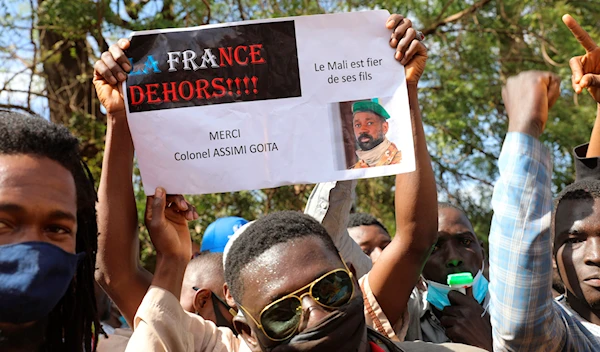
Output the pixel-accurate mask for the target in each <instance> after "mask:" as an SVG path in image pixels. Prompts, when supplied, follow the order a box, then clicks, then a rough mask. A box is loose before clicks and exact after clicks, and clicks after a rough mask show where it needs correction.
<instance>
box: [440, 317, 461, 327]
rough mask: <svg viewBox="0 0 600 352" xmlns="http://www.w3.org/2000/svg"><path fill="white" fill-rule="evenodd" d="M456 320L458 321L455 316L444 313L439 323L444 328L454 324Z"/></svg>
mask: <svg viewBox="0 0 600 352" xmlns="http://www.w3.org/2000/svg"><path fill="white" fill-rule="evenodd" d="M457 321H458V319H457V318H455V317H451V316H446V315H444V316H442V317H441V318H440V323H441V324H442V326H443V327H445V328H447V327H451V326H454V325H456V322H457Z"/></svg>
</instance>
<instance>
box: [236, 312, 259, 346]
mask: <svg viewBox="0 0 600 352" xmlns="http://www.w3.org/2000/svg"><path fill="white" fill-rule="evenodd" d="M233 327H234V328H235V330H236V331H237V333H238V336H241V337H242V338H243V339H244V341H245V342H246V345H248V347H250V350H251V351H253V352H258V351H262V348H261V347H260V344H259V343H258V339H257V338H256V336H255V335H254V334H253V332H252V328H251V327H250V325H248V322H247V321H246V318H245V317H244V316H242V315H236V316H235V317H233Z"/></svg>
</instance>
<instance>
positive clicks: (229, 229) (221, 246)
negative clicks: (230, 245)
mask: <svg viewBox="0 0 600 352" xmlns="http://www.w3.org/2000/svg"><path fill="white" fill-rule="evenodd" d="M246 223H248V220H246V219H244V218H240V217H237V216H228V217H225V218H220V219H217V220H215V221H214V222H213V223H211V224H210V225H208V227H207V228H206V231H204V236H202V246H201V247H200V251H201V252H204V251H209V252H217V253H221V252H223V251H224V250H225V245H227V242H228V241H229V238H230V237H231V236H233V234H234V233H235V231H237V229H239V228H240V227H242V226H244V225H245V224H246Z"/></svg>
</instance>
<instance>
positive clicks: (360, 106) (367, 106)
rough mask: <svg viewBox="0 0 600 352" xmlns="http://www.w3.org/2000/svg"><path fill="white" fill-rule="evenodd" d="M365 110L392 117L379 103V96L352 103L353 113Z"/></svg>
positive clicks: (387, 117)
mask: <svg viewBox="0 0 600 352" xmlns="http://www.w3.org/2000/svg"><path fill="white" fill-rule="evenodd" d="M365 111H366V112H372V113H374V114H375V115H378V116H381V117H383V118H384V119H386V120H387V119H389V118H390V114H388V112H387V111H385V109H384V108H383V106H381V104H379V99H377V98H375V99H372V100H367V101H357V102H356V103H354V104H352V115H354V114H356V113H357V112H365Z"/></svg>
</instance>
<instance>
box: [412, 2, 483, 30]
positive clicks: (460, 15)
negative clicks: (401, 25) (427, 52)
mask: <svg viewBox="0 0 600 352" xmlns="http://www.w3.org/2000/svg"><path fill="white" fill-rule="evenodd" d="M490 1H491V0H480V1H479V2H476V3H474V4H473V5H472V6H471V7H469V8H467V9H464V10H462V11H460V12H457V13H455V14H454V15H451V16H448V17H446V18H444V19H443V20H440V21H437V22H436V23H434V24H432V25H431V26H429V27H428V28H425V29H424V30H423V31H422V32H423V34H425V35H431V34H433V33H435V31H437V29H438V28H440V27H441V26H444V25H446V24H448V23H452V22H456V21H458V20H460V19H461V18H463V17H465V16H467V15H470V14H472V13H475V12H476V11H477V10H479V9H480V8H481V7H483V6H485V5H486V4H487V3H489V2H490Z"/></svg>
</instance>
